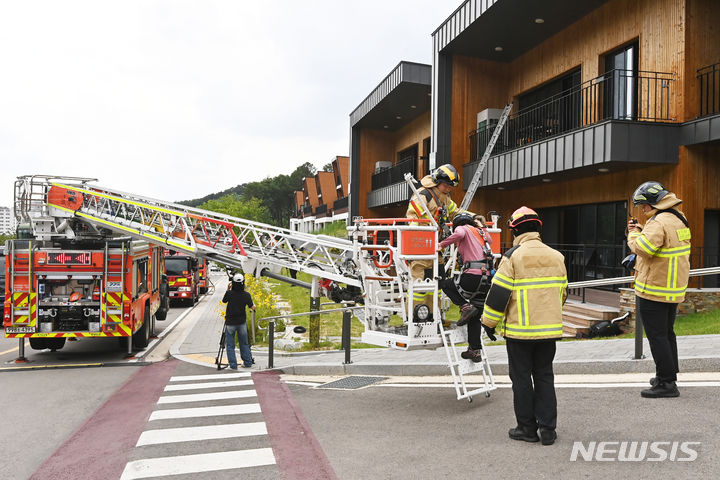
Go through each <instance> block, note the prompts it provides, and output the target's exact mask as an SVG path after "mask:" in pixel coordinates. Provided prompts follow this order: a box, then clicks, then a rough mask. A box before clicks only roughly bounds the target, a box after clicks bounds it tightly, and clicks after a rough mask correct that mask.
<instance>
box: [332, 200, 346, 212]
mask: <svg viewBox="0 0 720 480" xmlns="http://www.w3.org/2000/svg"><path fill="white" fill-rule="evenodd" d="M347 208H348V197H343V198H338V199H337V200H335V202H334V203H333V211H334V212H335V213H339V211H340V210H343V209H347Z"/></svg>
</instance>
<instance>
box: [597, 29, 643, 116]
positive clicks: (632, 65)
mask: <svg viewBox="0 0 720 480" xmlns="http://www.w3.org/2000/svg"><path fill="white" fill-rule="evenodd" d="M637 73H638V44H637V43H632V44H630V45H628V46H626V47H623V48H620V49H618V50H615V51H614V52H611V53H609V54H607V55H606V56H605V89H604V92H603V97H604V102H603V112H604V117H605V118H612V119H618V120H636V119H637V89H638V82H637Z"/></svg>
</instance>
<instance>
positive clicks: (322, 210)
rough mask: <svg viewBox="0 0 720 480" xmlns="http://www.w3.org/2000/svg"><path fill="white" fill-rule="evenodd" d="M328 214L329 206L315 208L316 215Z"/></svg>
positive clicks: (324, 204) (323, 205)
mask: <svg viewBox="0 0 720 480" xmlns="http://www.w3.org/2000/svg"><path fill="white" fill-rule="evenodd" d="M326 213H327V204H326V203H323V204H322V205H318V206H317V207H315V215H323V214H326Z"/></svg>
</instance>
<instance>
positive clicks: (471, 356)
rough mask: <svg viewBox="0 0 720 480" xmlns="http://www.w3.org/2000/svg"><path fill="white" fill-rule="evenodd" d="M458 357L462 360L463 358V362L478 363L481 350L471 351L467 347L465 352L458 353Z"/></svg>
mask: <svg viewBox="0 0 720 480" xmlns="http://www.w3.org/2000/svg"><path fill="white" fill-rule="evenodd" d="M460 356H461V357H462V358H464V359H465V360H472V361H473V362H475V363H478V362H481V361H482V349H481V348H477V349H473V348H470V347H468V349H467V350H465V351H464V352H462V353H460Z"/></svg>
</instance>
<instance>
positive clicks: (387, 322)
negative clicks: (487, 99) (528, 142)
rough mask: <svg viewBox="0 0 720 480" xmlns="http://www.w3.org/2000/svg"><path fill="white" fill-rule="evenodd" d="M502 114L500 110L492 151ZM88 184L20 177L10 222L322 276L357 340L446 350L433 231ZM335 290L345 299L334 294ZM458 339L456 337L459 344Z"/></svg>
mask: <svg viewBox="0 0 720 480" xmlns="http://www.w3.org/2000/svg"><path fill="white" fill-rule="evenodd" d="M508 113H509V109H508V108H506V112H504V113H503V118H501V123H500V124H499V125H498V127H496V132H495V134H494V135H493V138H492V140H491V145H489V146H488V147H489V148H490V149H491V148H492V145H493V144H494V141H495V140H496V139H497V134H498V133H499V130H500V129H501V128H502V124H504V120H506V117H507V114H508ZM486 156H487V152H486ZM480 170H481V169H478V173H476V176H477V175H479V171H480ZM95 181H97V179H93V178H83V177H63V176H52V175H28V176H23V177H18V179H17V180H16V182H15V205H14V210H15V216H16V218H18V219H19V220H20V221H21V222H22V223H23V224H29V226H30V229H31V231H32V236H33V237H34V238H36V239H38V240H54V239H74V238H80V237H82V238H93V237H94V238H109V237H113V236H115V237H118V236H126V237H132V238H142V239H145V240H147V241H148V242H150V243H154V244H158V245H162V246H165V247H167V248H170V249H173V250H176V251H181V252H185V253H188V254H190V255H194V256H197V257H202V258H206V259H208V260H213V261H216V262H219V263H222V264H225V265H227V266H230V267H235V268H239V269H242V270H243V271H245V272H248V273H252V274H254V275H256V276H259V275H262V274H263V273H265V272H266V271H271V272H279V271H280V270H281V269H282V268H287V269H291V270H297V271H302V272H304V273H307V274H309V275H311V276H313V277H317V278H324V279H329V280H331V281H332V283H331V285H332V287H331V288H332V289H333V290H334V292H333V291H329V292H326V293H327V294H328V296H329V297H331V298H333V297H335V298H343V299H353V300H355V301H358V302H361V303H363V305H364V309H362V310H355V314H356V316H357V317H358V318H359V319H360V320H361V322H363V324H364V326H365V332H364V333H363V341H365V342H368V343H372V344H376V345H383V346H388V347H394V348H400V349H410V348H417V347H432V346H440V345H445V347H446V350H448V349H452V347H454V343H453V342H452V341H451V342H450V343H448V336H447V335H445V334H444V330H443V326H442V317H443V315H442V313H440V312H441V311H442V312H444V311H446V310H447V307H448V306H449V303H447V299H445V303H446V305H445V306H444V308H441V305H440V296H439V292H438V288H437V282H436V281H434V278H436V277H437V276H438V259H437V254H436V251H435V248H436V245H437V243H438V228H437V225H432V224H430V222H425V223H424V222H419V224H418V222H413V223H412V224H411V223H410V221H409V219H378V220H372V219H363V218H356V219H354V221H353V225H351V226H350V227H348V234H349V237H350V238H351V239H352V240H347V239H342V238H336V237H329V236H324V235H314V234H308V233H302V232H296V231H292V230H288V229H284V228H280V227H275V226H272V225H267V224H262V223H259V222H253V221H249V220H244V219H240V218H235V217H231V216H228V215H223V214H219V213H216V212H211V211H206V210H201V209H197V208H192V207H188V206H185V205H180V204H176V203H172V202H167V201H163V200H158V199H154V198H148V197H143V196H140V195H137V194H133V193H128V192H124V191H120V190H115V189H111V188H106V187H101V186H98V185H95V184H93V183H92V182H95ZM468 202H469V201H468ZM418 259H426V260H427V259H432V260H433V264H434V267H433V279H428V280H426V281H422V282H413V281H412V277H411V276H410V272H409V266H408V263H409V262H410V261H412V260H418ZM338 291H341V292H343V293H345V292H348V294H347V295H333V293H337V292H338ZM414 292H424V293H430V294H432V296H433V298H434V304H433V311H435V312H437V313H438V314H437V315H435V316H434V318H433V319H432V320H431V321H424V320H419V319H416V318H413V316H412V311H411V309H409V308H408V303H407V302H408V294H409V295H412V294H413V293H414ZM458 335H459V334H456V335H455V337H457V338H456V340H459V339H460V338H459V337H458ZM455 337H452V338H455ZM451 355H454V358H455V360H457V352H455V351H453V352H452V353H451V352H450V351H449V350H448V361H451ZM454 363H456V364H458V363H459V362H457V361H455V362H454ZM468 363H471V362H470V361H468ZM484 364H485V365H487V359H486V360H485V362H484ZM451 371H452V373H453V378H454V379H455V383H456V390H457V392H458V398H469V397H470V395H471V394H472V393H474V392H467V390H466V388H465V384H464V380H463V378H462V373H463V370H462V369H460V371H459V372H457V373H456V370H455V368H454V367H453V366H452V365H451ZM483 373H485V372H484V371H483ZM456 375H459V376H460V384H461V385H462V389H463V392H460V390H458V385H459V384H458V380H457V376H456ZM490 381H491V383H492V377H490ZM485 383H486V385H487V384H488V382H487V379H486V381H485ZM492 387H493V388H494V383H493V384H492ZM485 391H486V393H489V390H488V389H486V390H485Z"/></svg>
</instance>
